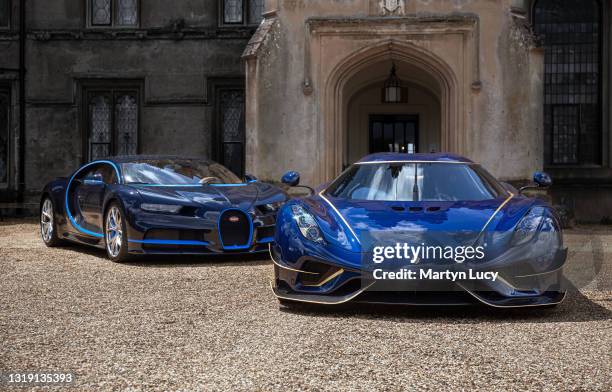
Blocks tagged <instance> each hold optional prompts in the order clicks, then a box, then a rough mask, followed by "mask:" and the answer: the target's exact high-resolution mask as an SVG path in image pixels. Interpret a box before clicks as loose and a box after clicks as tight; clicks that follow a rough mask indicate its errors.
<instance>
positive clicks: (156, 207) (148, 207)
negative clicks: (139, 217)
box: [140, 203, 181, 214]
mask: <svg viewBox="0 0 612 392" xmlns="http://www.w3.org/2000/svg"><path fill="white" fill-rule="evenodd" d="M140 209H142V210H145V211H148V212H164V213H167V214H176V213H178V212H179V211H180V210H181V206H177V205H173V204H149V203H143V204H141V205H140Z"/></svg>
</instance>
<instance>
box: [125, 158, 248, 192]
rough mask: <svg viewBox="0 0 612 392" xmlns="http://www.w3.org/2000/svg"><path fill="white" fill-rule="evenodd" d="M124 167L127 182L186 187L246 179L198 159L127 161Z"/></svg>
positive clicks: (232, 182)
mask: <svg viewBox="0 0 612 392" xmlns="http://www.w3.org/2000/svg"><path fill="white" fill-rule="evenodd" d="M121 170H122V173H123V180H124V182H125V183H126V184H150V185H176V186H181V185H183V186H184V185H199V184H240V183H241V182H242V181H240V179H239V178H238V177H237V176H236V175H235V174H234V173H232V172H231V171H230V170H229V169H227V168H226V167H225V166H223V165H220V164H218V163H214V162H206V161H197V160H176V159H158V160H143V161H138V162H130V163H124V164H123V165H122V167H121Z"/></svg>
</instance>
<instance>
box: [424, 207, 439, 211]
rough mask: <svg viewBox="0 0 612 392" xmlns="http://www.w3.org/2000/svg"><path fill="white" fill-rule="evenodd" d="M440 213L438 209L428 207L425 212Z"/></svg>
mask: <svg viewBox="0 0 612 392" xmlns="http://www.w3.org/2000/svg"><path fill="white" fill-rule="evenodd" d="M438 211H440V207H429V208H427V212H438Z"/></svg>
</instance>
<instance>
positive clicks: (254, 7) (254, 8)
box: [249, 0, 265, 24]
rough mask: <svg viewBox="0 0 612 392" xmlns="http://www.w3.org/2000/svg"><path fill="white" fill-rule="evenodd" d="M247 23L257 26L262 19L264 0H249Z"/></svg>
mask: <svg viewBox="0 0 612 392" xmlns="http://www.w3.org/2000/svg"><path fill="white" fill-rule="evenodd" d="M249 3H250V4H249V23H250V24H259V23H261V20H262V19H263V13H264V6H265V0H249Z"/></svg>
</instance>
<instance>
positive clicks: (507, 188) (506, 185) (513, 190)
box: [501, 182, 519, 195]
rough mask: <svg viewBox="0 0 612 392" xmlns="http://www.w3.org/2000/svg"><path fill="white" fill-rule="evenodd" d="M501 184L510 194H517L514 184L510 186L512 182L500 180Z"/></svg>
mask: <svg viewBox="0 0 612 392" xmlns="http://www.w3.org/2000/svg"><path fill="white" fill-rule="evenodd" d="M501 185H502V186H503V187H504V189H505V190H507V191H508V192H510V193H512V194H515V195H516V194H518V193H519V191H518V189H516V188H515V187H514V186H512V184H509V183H507V182H502V183H501Z"/></svg>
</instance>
